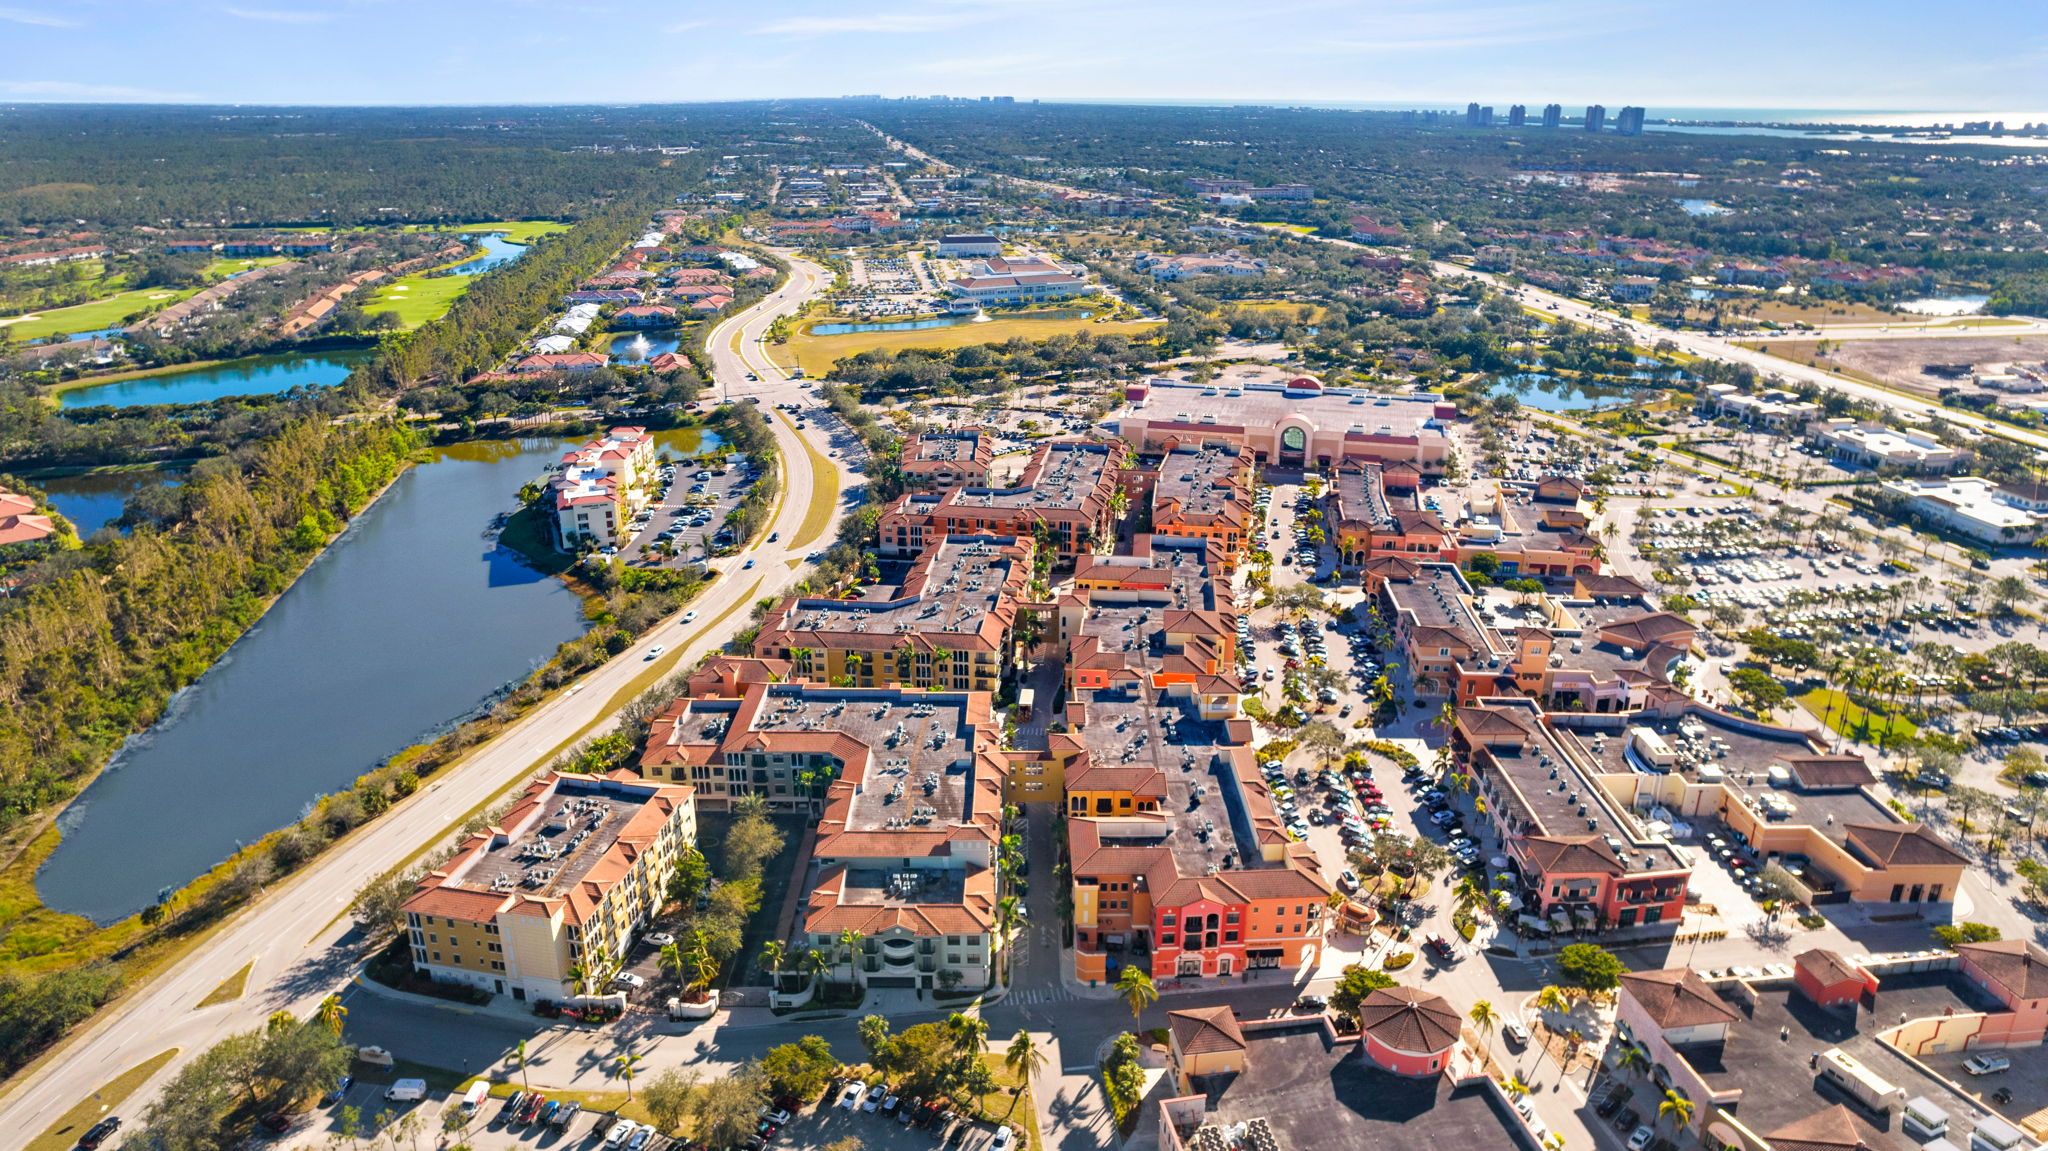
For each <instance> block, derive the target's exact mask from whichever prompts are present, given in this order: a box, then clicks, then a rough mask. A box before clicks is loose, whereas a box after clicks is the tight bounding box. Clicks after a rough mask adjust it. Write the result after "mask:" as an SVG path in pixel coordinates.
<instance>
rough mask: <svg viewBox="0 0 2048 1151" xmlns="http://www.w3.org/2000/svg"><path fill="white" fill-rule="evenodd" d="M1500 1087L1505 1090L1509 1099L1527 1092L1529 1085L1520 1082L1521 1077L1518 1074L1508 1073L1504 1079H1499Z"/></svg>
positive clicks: (1518, 1097) (1517, 1097)
mask: <svg viewBox="0 0 2048 1151" xmlns="http://www.w3.org/2000/svg"><path fill="white" fill-rule="evenodd" d="M1500 1089H1501V1090H1502V1091H1504V1092H1506V1093H1507V1097H1508V1098H1510V1099H1520V1098H1521V1097H1522V1096H1524V1095H1527V1094H1528V1093H1529V1085H1528V1084H1527V1083H1524V1082H1522V1077H1521V1076H1519V1075H1510V1076H1508V1077H1507V1078H1506V1079H1503V1080H1501V1081H1500Z"/></svg>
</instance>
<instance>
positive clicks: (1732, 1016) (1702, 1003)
mask: <svg viewBox="0 0 2048 1151" xmlns="http://www.w3.org/2000/svg"><path fill="white" fill-rule="evenodd" d="M1621 987H1622V990H1624V991H1626V992H1628V993H1629V995H1630V997H1631V998H1633V999H1634V1000H1635V1001H1636V1002H1637V1003H1640V1004H1642V1006H1643V1010H1644V1011H1645V1012H1646V1013H1648V1014H1649V1016H1650V1018H1651V1019H1653V1020H1655V1021H1656V1023H1657V1026H1659V1027H1663V1028H1666V1029H1671V1028H1679V1027H1700V1026H1703V1025H1705V1024H1709V1023H1733V1022H1735V1020H1736V1019H1737V1018H1738V1013H1737V1012H1736V1010H1735V1009H1734V1008H1732V1007H1730V1006H1728V1005H1727V1004H1726V1003H1723V1002H1721V997H1720V996H1718V995H1715V994H1714V991H1713V989H1712V988H1710V987H1708V986H1707V981H1706V980H1704V979H1701V978H1700V976H1699V973H1698V972H1696V971H1694V970H1693V969H1692V968H1690V967H1673V968H1668V969H1666V970H1663V971H1630V972H1627V973H1625V974H1623V975H1622V977H1621Z"/></svg>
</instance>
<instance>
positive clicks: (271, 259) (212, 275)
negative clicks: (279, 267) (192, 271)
mask: <svg viewBox="0 0 2048 1151" xmlns="http://www.w3.org/2000/svg"><path fill="white" fill-rule="evenodd" d="M290 258H291V257H289V256H252V257H250V258H249V259H246V260H241V259H233V258H230V259H226V260H215V261H213V262H212V263H209V264H207V265H206V267H204V268H201V269H200V270H199V274H200V275H202V276H205V277H206V280H207V282H208V283H214V282H216V281H220V280H225V279H227V278H228V277H229V276H233V275H236V274H238V273H241V272H253V271H255V270H256V269H258V268H267V267H269V266H271V265H272V264H282V263H284V262H285V261H286V260H288V259H290Z"/></svg>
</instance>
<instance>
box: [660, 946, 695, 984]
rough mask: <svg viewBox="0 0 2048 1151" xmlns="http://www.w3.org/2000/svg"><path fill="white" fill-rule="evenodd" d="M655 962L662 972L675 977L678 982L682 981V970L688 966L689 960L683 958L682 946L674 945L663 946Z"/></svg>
mask: <svg viewBox="0 0 2048 1151" xmlns="http://www.w3.org/2000/svg"><path fill="white" fill-rule="evenodd" d="M655 962H656V963H657V964H658V965H659V966H660V967H661V969H662V970H663V971H664V972H666V973H668V974H670V975H673V976H675V977H676V979H677V980H678V981H680V980H681V979H682V977H683V971H684V969H685V968H687V967H688V966H689V965H690V964H689V960H687V959H685V958H684V957H683V949H682V946H681V945H680V944H675V943H668V944H663V945H662V948H661V953H660V955H659V956H658V957H657V958H656V960H655Z"/></svg>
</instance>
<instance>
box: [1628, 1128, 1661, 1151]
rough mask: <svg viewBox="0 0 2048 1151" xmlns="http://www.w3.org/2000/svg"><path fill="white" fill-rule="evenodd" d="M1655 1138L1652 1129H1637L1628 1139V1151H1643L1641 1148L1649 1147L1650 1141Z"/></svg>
mask: <svg viewBox="0 0 2048 1151" xmlns="http://www.w3.org/2000/svg"><path fill="white" fill-rule="evenodd" d="M1656 1137H1657V1132H1656V1131H1655V1130H1654V1129H1653V1128H1649V1127H1638V1128H1636V1130H1635V1134H1633V1135H1630V1136H1629V1137H1628V1151H1643V1148H1645V1147H1648V1146H1649V1145H1650V1140H1652V1139H1655V1138H1656Z"/></svg>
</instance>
